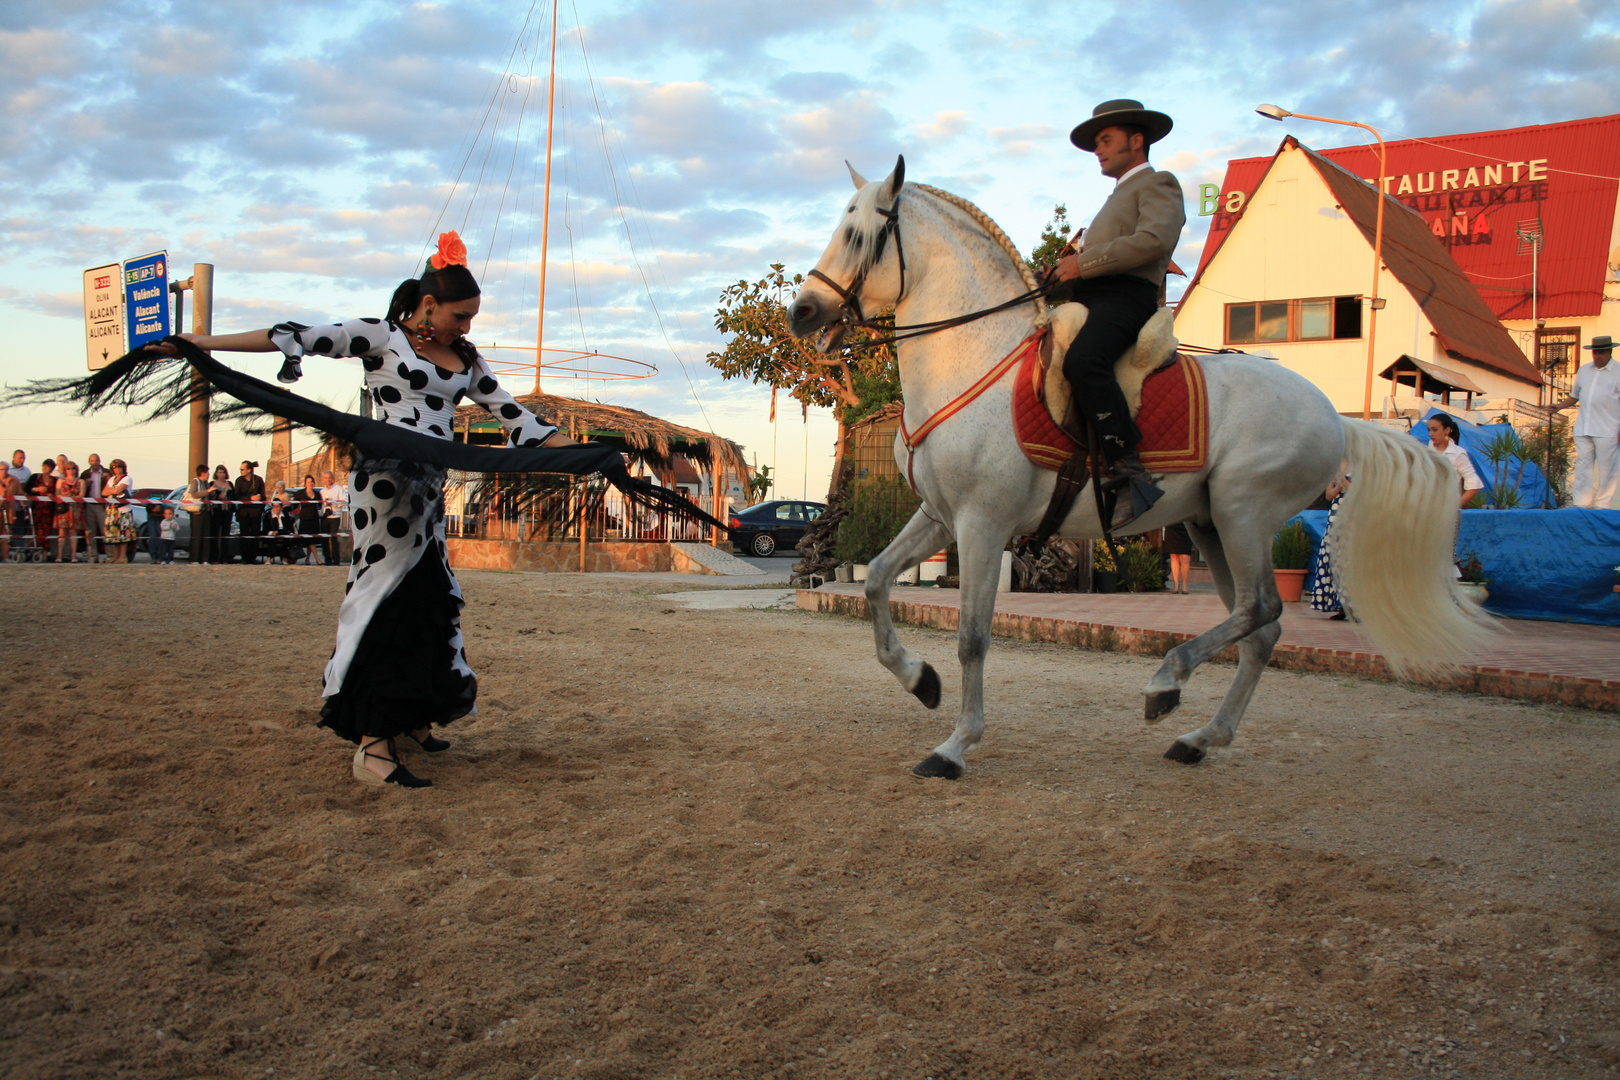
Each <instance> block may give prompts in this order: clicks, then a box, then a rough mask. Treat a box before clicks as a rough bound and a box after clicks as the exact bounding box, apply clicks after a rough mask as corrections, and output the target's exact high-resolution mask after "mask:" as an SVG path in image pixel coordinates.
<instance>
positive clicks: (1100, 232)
mask: <svg viewBox="0 0 1620 1080" xmlns="http://www.w3.org/2000/svg"><path fill="white" fill-rule="evenodd" d="M1171 126H1172V121H1171V119H1170V117H1168V116H1166V115H1165V114H1164V113H1161V112H1154V111H1152V110H1151V109H1146V108H1143V106H1142V103H1141V102H1140V101H1132V100H1130V99H1129V98H1120V99H1118V100H1115V101H1105V102H1103V103H1102V104H1101V105H1098V106H1097V107H1096V108H1095V109H1094V110H1092V114H1091V118H1090V119H1089V120H1087V121H1085V122H1084V123H1082V124H1081V125H1080V126H1079V127H1076V128H1075V129H1074V131H1073V132H1071V133H1070V135H1069V141H1070V142H1072V143H1074V145H1075V146H1077V147H1079V148H1080V149H1081V150H1084V151H1087V152H1088V153H1093V154H1096V155H1097V161H1098V163H1099V164H1100V165H1101V166H1102V173H1103V175H1104V176H1111V177H1113V178H1114V192H1113V194H1112V195H1110V196H1109V197H1108V201H1107V202H1105V203H1103V205H1102V209H1100V210H1098V211H1097V216H1096V217H1095V218H1093V219H1092V221H1091V226H1090V228H1087V229H1083V230H1081V231H1080V233H1079V235H1078V236H1077V237H1076V240H1077V241H1078V244H1077V245H1075V244H1071V246H1075V247H1076V250H1074V251H1072V252H1070V253H1068V254H1066V255H1064V256H1063V258H1061V259H1059V260H1058V264H1057V267H1056V268H1055V269H1054V271H1053V274H1054V276H1055V277H1056V278H1057V280H1058V281H1059V282H1061V283H1062V284H1060V285H1058V286H1057V287H1056V288H1055V289H1054V290H1053V292H1052V298H1053V299H1054V300H1058V301H1063V300H1076V301H1079V302H1080V303H1082V304H1084V305H1085V306H1086V308H1087V310H1088V314H1087V315H1086V321H1085V324H1084V325H1083V326H1081V328H1080V332H1079V333H1078V334H1076V335H1075V338H1074V342H1073V343H1072V344H1071V345H1070V346H1069V351H1068V353H1067V354H1066V355H1065V356H1064V358H1063V374H1064V376H1066V377H1067V378H1068V380H1069V385H1070V386H1071V387H1072V388H1073V390H1074V397H1073V400H1074V402H1075V404H1076V407H1078V408H1079V409H1081V410H1082V412H1083V415H1084V416H1085V419H1086V421H1087V422H1088V423H1090V424H1091V425H1092V429H1093V430H1094V431H1095V432H1096V433H1097V437H1098V440H1099V442H1100V444H1101V447H1102V452H1103V457H1104V458H1105V460H1106V461H1107V463H1108V466H1109V473H1108V475H1107V476H1106V477H1104V478H1099V480H1100V482H1101V483H1102V484H1103V488H1104V490H1108V491H1114V492H1121V495H1122V497H1120V498H1119V501H1118V504H1117V505H1118V509H1117V510H1116V511H1115V514H1114V521H1113V525H1114V527H1116V528H1117V527H1119V526H1121V525H1123V524H1125V523H1126V522H1128V521H1129V520H1130V519H1131V518H1132V517H1134V516H1136V515H1137V514H1141V513H1143V512H1145V511H1146V510H1147V508H1148V507H1149V506H1152V505H1153V503H1154V502H1155V501H1156V500H1157V499H1158V497H1159V495H1160V491H1159V489H1158V487H1157V486H1155V485H1154V483H1153V478H1152V476H1151V474H1149V472H1148V471H1147V469H1146V468H1144V467H1143V465H1142V457H1141V454H1140V453H1138V451H1137V444H1138V443H1139V442H1140V441H1141V438H1142V436H1141V433H1140V432H1139V431H1138V430H1137V428H1136V424H1135V423H1134V422H1133V421H1132V420H1131V416H1130V410H1129V407H1128V406H1127V405H1126V402H1125V394H1124V393H1123V392H1122V391H1121V390H1120V388H1119V383H1118V382H1117V381H1116V380H1115V378H1114V364H1115V363H1116V362H1117V361H1118V360H1119V358H1120V357H1121V356H1123V355H1124V354H1125V351H1126V350H1127V349H1129V348H1131V346H1132V345H1134V344H1135V342H1136V338H1137V335H1138V334H1139V333H1141V330H1142V327H1143V326H1144V325H1145V324H1146V323H1147V321H1148V319H1150V318H1151V317H1152V316H1153V313H1154V312H1156V311H1157V310H1158V309H1159V301H1160V298H1161V296H1162V295H1163V293H1164V276H1165V272H1166V271H1167V269H1168V268H1169V266H1170V255H1171V253H1172V252H1173V251H1174V250H1175V247H1176V243H1177V241H1178V240H1180V238H1181V227H1182V226H1183V225H1185V224H1186V222H1187V212H1186V208H1185V206H1184V204H1183V201H1182V196H1181V184H1180V183H1178V182H1177V180H1176V178H1175V176H1174V175H1172V174H1171V173H1168V172H1163V171H1161V170H1158V169H1155V168H1154V167H1153V166H1152V165H1150V164H1148V147H1150V146H1152V145H1153V144H1154V143H1156V142H1158V141H1159V140H1160V139H1162V138H1164V137H1165V136H1166V135H1168V134H1170V128H1171ZM1071 434H1073V432H1071ZM1082 445H1083V443H1082ZM1124 488H1129V489H1130V491H1129V497H1123V496H1124V493H1123V492H1122V491H1121V489H1124Z"/></svg>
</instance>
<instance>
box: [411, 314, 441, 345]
mask: <svg viewBox="0 0 1620 1080" xmlns="http://www.w3.org/2000/svg"><path fill="white" fill-rule="evenodd" d="M416 340H417V342H418V343H419V344H422V345H426V344H427V343H428V342H430V341H433V342H437V341H438V340H439V337H438V335H437V334H435V333H434V332H433V309H432V308H428V309H427V311H426V312H424V313H423V315H422V321H421V322H420V323H418V324H417V326H416Z"/></svg>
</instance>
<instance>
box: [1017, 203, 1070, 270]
mask: <svg viewBox="0 0 1620 1080" xmlns="http://www.w3.org/2000/svg"><path fill="white" fill-rule="evenodd" d="M1069 232H1070V229H1069V208H1068V206H1067V205H1065V204H1063V203H1058V204H1057V205H1056V206H1054V207H1053V208H1052V220H1051V221H1049V222H1047V224H1046V228H1044V229H1042V230H1041V238H1040V241H1039V242H1038V243H1036V245H1035V247H1034V248H1032V249H1031V250H1030V253H1029V258H1027V259H1025V260H1024V263H1025V265H1027V266H1028V267H1029V268H1030V270H1031V271H1032V272H1034V273H1035V274H1036V275H1039V274H1040V273H1041V271H1043V270H1047V269H1050V268H1051V267H1053V266H1056V265H1057V261H1058V258H1059V256H1060V255H1062V253H1063V248H1064V247H1065V246H1066V245H1067V244H1068V242H1069Z"/></svg>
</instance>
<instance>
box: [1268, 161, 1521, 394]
mask: <svg viewBox="0 0 1620 1080" xmlns="http://www.w3.org/2000/svg"><path fill="white" fill-rule="evenodd" d="M1289 144H1292V145H1294V146H1299V149H1300V150H1301V151H1303V152H1304V154H1305V155H1306V156H1307V157H1308V158H1309V159H1310V162H1311V164H1312V165H1313V166H1315V168H1316V171H1317V173H1318V174H1319V175H1320V176H1321V177H1322V179H1323V181H1324V182H1326V184H1327V186H1328V190H1330V191H1332V192H1333V196H1334V198H1335V199H1337V200H1338V203H1339V205H1340V206H1341V207H1343V208H1344V212H1345V213H1346V214H1347V215H1349V217H1350V220H1351V221H1353V222H1355V223H1356V226H1357V227H1358V228H1359V229H1360V230H1361V235H1362V236H1363V237H1365V238H1366V241H1367V246H1368V247H1369V248H1370V247H1371V246H1372V243H1373V237H1374V234H1375V229H1376V227H1377V220H1378V202H1379V198H1378V193H1377V192H1376V191H1375V190H1373V187H1372V185H1370V184H1365V183H1363V182H1362V181H1361V180H1360V178H1358V177H1357V176H1356V175H1355V174H1354V173H1352V172H1350V171H1348V170H1346V169H1344V168H1342V167H1340V166H1339V165H1336V164H1334V163H1333V162H1332V161H1330V160H1328V158H1327V157H1326V156H1325V155H1322V154H1318V153H1316V152H1315V151H1313V150H1311V149H1309V148H1307V147H1304V146H1300V145H1299V143H1298V142H1297V141H1296V140H1295V139H1294V138H1293V136H1289V137H1288V139H1286V140H1284V145H1285V146H1286V145H1289ZM1383 254H1384V265H1385V266H1387V267H1389V272H1390V273H1391V274H1393V275H1394V276H1395V279H1396V280H1397V281H1399V282H1400V283H1401V284H1402V285H1404V286H1406V291H1407V292H1409V293H1411V294H1412V299H1414V300H1416V301H1417V303H1418V306H1419V307H1420V308H1422V309H1423V315H1424V318H1426V319H1428V320H1429V325H1430V326H1432V327H1433V328H1434V332H1435V333H1436V334H1438V335H1439V337H1440V345H1441V347H1442V348H1444V349H1445V351H1446V353H1447V355H1449V356H1453V357H1461V358H1463V359H1465V360H1472V361H1474V362H1475V363H1477V364H1483V365H1484V366H1486V367H1489V368H1495V369H1496V370H1497V371H1500V372H1501V373H1503V374H1504V375H1510V376H1512V377H1514V378H1516V379H1522V380H1524V381H1525V382H1528V383H1532V384H1535V385H1538V386H1539V385H1540V383H1541V374H1540V373H1539V372H1537V371H1536V368H1535V365H1534V364H1532V363H1530V361H1528V360H1526V359H1525V357H1524V353H1523V352H1522V351H1521V350H1520V349H1519V347H1518V346H1517V345H1516V344H1514V342H1513V337H1512V335H1511V334H1509V333H1508V332H1507V328H1506V327H1504V326H1503V325H1502V322H1501V320H1500V319H1498V318H1497V317H1496V316H1495V315H1493V314H1491V310H1490V308H1488V307H1486V306H1485V302H1484V301H1483V300H1482V299H1480V295H1479V293H1477V292H1475V291H1474V290H1473V289H1472V288H1470V287H1469V282H1468V279H1467V278H1466V277H1464V276H1463V274H1462V271H1461V270H1460V269H1458V266H1457V263H1456V261H1455V260H1454V259H1452V257H1451V256H1450V255H1448V254H1446V249H1445V247H1444V246H1442V244H1441V242H1440V239H1439V238H1438V237H1437V236H1435V235H1434V233H1433V232H1431V231H1430V230H1429V228H1428V227H1427V226H1426V225H1425V224H1424V219H1423V217H1422V216H1421V215H1419V214H1418V213H1416V212H1415V211H1412V210H1410V209H1408V208H1407V207H1405V206H1401V205H1399V204H1395V205H1391V202H1390V201H1389V200H1386V201H1385V202H1384V248H1383Z"/></svg>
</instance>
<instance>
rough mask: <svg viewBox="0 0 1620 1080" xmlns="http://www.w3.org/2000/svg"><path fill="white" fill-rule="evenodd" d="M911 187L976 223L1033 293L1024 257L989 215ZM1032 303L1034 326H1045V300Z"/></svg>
mask: <svg viewBox="0 0 1620 1080" xmlns="http://www.w3.org/2000/svg"><path fill="white" fill-rule="evenodd" d="M911 186H912V187H915V188H916V189H917V190H918V191H925V192H927V193H928V194H930V195H932V196H934V197H935V198H936V199H941V200H943V201H945V202H948V203H950V204H951V205H952V206H954V207H956V208H957V209H958V210H960V211H962V213H964V214H966V215H967V216H968V217H970V218H972V219H973V220H974V221H976V222H977V223H978V225H979V227H980V228H981V229H983V230H984V231H985V232H987V233H989V234H990V238H991V239H992V240H994V241H995V242H996V243H998V244H1000V245H1001V250H1002V251H1005V252H1006V253H1007V257H1008V258H1009V259H1011V260H1012V263H1013V265H1014V266H1015V267H1017V268H1018V276H1019V278H1021V279H1022V280H1023V282H1024V288H1026V289H1028V290H1029V291H1031V292H1034V291H1035V289H1036V288H1037V287H1038V284H1039V283H1038V282H1036V280H1035V275H1034V274H1032V273H1031V272H1030V269H1029V265H1028V264H1027V263H1025V262H1024V256H1023V255H1022V254H1020V253H1019V251H1018V248H1017V246H1016V245H1015V244H1014V243H1013V242H1012V239H1011V238H1010V237H1008V235H1007V234H1006V233H1005V232H1003V231H1002V230H1001V226H1000V225H997V224H996V223H995V221H994V219H992V218H991V217H990V215H989V214H987V213H985V212H984V211H983V210H980V209H979V208H978V207H977V206H974V205H973V204H972V203H970V202H968V201H967V200H966V199H964V198H962V196H960V195H952V194H951V193H950V192H948V191H943V190H941V189H939V188H937V187H930V186H929V185H927V184H918V183H913V184H912V185H911ZM1034 302H1035V325H1036V326H1045V325H1046V323H1047V320H1048V318H1049V317H1050V316H1049V314H1048V312H1047V308H1046V300H1045V298H1044V297H1039V296H1037V297H1035V301H1034Z"/></svg>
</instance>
